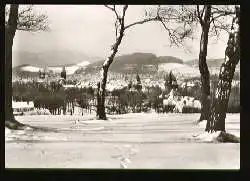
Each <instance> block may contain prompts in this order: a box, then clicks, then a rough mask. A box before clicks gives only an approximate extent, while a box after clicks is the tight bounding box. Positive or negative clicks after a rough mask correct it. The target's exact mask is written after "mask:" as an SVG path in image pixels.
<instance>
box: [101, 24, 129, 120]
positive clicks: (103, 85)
mask: <svg viewBox="0 0 250 181" xmlns="http://www.w3.org/2000/svg"><path fill="white" fill-rule="evenodd" d="M124 30H125V29H124V19H121V27H120V31H119V36H118V37H117V39H116V43H115V44H114V45H113V46H112V49H111V55H110V56H109V57H108V58H107V60H105V62H104V63H103V66H102V69H101V80H100V82H98V88H97V111H96V114H97V117H98V119H102V120H106V119H107V117H106V112H105V94H106V90H105V89H106V83H107V76H108V69H109V67H110V65H111V63H112V62H113V61H114V58H115V55H116V53H117V51H118V47H119V45H120V44H121V40H122V38H123V36H124Z"/></svg>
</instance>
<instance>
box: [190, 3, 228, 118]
mask: <svg viewBox="0 0 250 181" xmlns="http://www.w3.org/2000/svg"><path fill="white" fill-rule="evenodd" d="M194 14H195V15H196V16H197V17H196V18H197V21H198V22H199V24H200V26H201V30H202V33H201V38H200V53H199V70H200V74H201V105H202V106H201V115H200V118H199V120H198V121H199V122H200V121H202V120H207V119H208V117H209V111H210V107H211V96H210V73H209V69H208V66H207V58H206V57H207V46H208V37H209V32H215V34H216V35H217V37H218V35H219V31H218V30H219V29H222V30H227V28H228V27H229V26H228V25H227V24H225V23H223V24H222V25H221V22H219V21H218V20H219V18H222V17H225V16H228V15H232V11H230V8H228V7H220V8H218V7H216V6H211V5H204V6H203V8H202V10H200V5H197V8H196V12H194ZM210 25H212V28H211V30H210Z"/></svg>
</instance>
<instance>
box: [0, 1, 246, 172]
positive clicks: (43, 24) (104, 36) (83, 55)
mask: <svg viewBox="0 0 250 181" xmlns="http://www.w3.org/2000/svg"><path fill="white" fill-rule="evenodd" d="M4 59H5V60H4V62H5V64H4V65H5V67H4V69H5V74H4V83H3V86H4V91H5V104H4V108H5V168H78V169H79V168H80V169H86V168H88V169H235V170H239V169H240V109H241V106H240V5H233V4H232V5H212V4H203V5H122V4H120V5H110V4H107V5H105V4H103V5H101V4H100V5H80V4H79V5H70V4H68V5H67V4H64V5H63V4H61V5H59V4H55V5H53V4H50V5H49V4H6V6H5V57H4Z"/></svg>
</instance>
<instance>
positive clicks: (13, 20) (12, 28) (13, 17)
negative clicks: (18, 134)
mask: <svg viewBox="0 0 250 181" xmlns="http://www.w3.org/2000/svg"><path fill="white" fill-rule="evenodd" d="M17 18H18V5H17V4H11V5H10V14H9V19H8V23H7V25H6V26H5V105H4V106H5V125H6V126H8V127H9V128H12V129H17V127H18V126H22V125H23V124H21V123H19V122H17V121H16V120H15V118H14V115H13V109H12V45H13V39H14V36H15V33H16V29H17Z"/></svg>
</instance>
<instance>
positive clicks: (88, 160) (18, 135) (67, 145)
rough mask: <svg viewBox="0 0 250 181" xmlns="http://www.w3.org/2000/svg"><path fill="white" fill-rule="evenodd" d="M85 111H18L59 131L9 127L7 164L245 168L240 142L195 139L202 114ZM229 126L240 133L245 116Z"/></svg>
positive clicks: (200, 130) (36, 123) (230, 117)
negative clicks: (99, 116)
mask: <svg viewBox="0 0 250 181" xmlns="http://www.w3.org/2000/svg"><path fill="white" fill-rule="evenodd" d="M108 117H109V119H108V120H107V121H102V120H96V119H95V115H94V114H85V115H84V116H70V115H66V116H53V115H49V116H48V115H39V116H17V117H16V119H17V120H19V121H20V122H23V123H27V124H30V125H33V126H45V127H51V128H56V129H57V131H55V132H37V131H36V132H34V131H32V130H29V129H27V130H24V131H13V130H8V129H6V130H5V166H6V168H12V167H29V168H150V169H239V168H240V144H238V143H208V142H203V141H199V140H197V139H194V138H195V137H194V136H195V135H198V134H200V133H203V131H204V128H205V124H204V123H201V124H199V125H195V124H194V122H195V121H196V120H197V119H198V118H199V114H174V113H170V114H157V113H153V112H152V113H147V114H146V113H131V114H126V115H109V116H108ZM226 129H227V131H228V132H229V133H233V134H235V135H237V136H239V135H240V115H239V114H227V118H226Z"/></svg>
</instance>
